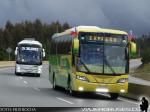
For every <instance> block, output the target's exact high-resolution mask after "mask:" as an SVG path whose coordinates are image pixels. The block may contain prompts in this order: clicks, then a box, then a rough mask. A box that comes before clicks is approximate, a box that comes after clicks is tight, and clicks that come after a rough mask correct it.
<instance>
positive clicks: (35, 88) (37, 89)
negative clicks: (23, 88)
mask: <svg viewBox="0 0 150 112" xmlns="http://www.w3.org/2000/svg"><path fill="white" fill-rule="evenodd" d="M32 88H33V89H34V90H36V91H40V89H39V88H37V87H32Z"/></svg>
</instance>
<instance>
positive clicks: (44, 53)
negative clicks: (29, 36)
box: [43, 49, 45, 58]
mask: <svg viewBox="0 0 150 112" xmlns="http://www.w3.org/2000/svg"><path fill="white" fill-rule="evenodd" d="M44 57H45V50H44V49H43V58H44Z"/></svg>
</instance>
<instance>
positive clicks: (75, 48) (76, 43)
mask: <svg viewBox="0 0 150 112" xmlns="http://www.w3.org/2000/svg"><path fill="white" fill-rule="evenodd" d="M73 54H75V55H78V54H79V39H78V38H74V40H73Z"/></svg>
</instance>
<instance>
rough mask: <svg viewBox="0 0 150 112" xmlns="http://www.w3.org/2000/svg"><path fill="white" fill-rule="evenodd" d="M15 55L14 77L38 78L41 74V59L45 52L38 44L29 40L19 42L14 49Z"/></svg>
mask: <svg viewBox="0 0 150 112" xmlns="http://www.w3.org/2000/svg"><path fill="white" fill-rule="evenodd" d="M15 55H16V67H15V74H16V75H22V74H28V75H36V76H38V77H39V76H40V74H41V73H42V59H43V57H45V51H44V49H43V48H42V44H41V43H40V42H38V41H36V40H34V39H30V38H28V39H24V40H22V41H20V42H19V43H18V46H17V47H16V50H15Z"/></svg>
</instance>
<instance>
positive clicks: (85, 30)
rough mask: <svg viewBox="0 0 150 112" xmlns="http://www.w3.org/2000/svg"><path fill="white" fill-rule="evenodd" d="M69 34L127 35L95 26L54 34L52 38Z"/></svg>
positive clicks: (75, 28) (79, 27)
mask: <svg viewBox="0 0 150 112" xmlns="http://www.w3.org/2000/svg"><path fill="white" fill-rule="evenodd" d="M71 32H78V33H79V32H99V33H111V34H120V35H127V32H125V31H121V30H114V29H105V28H100V27H97V26H77V27H73V28H71V29H68V30H66V31H64V32H62V33H56V34H54V35H53V37H52V38H55V37H59V36H63V35H66V34H71Z"/></svg>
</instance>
